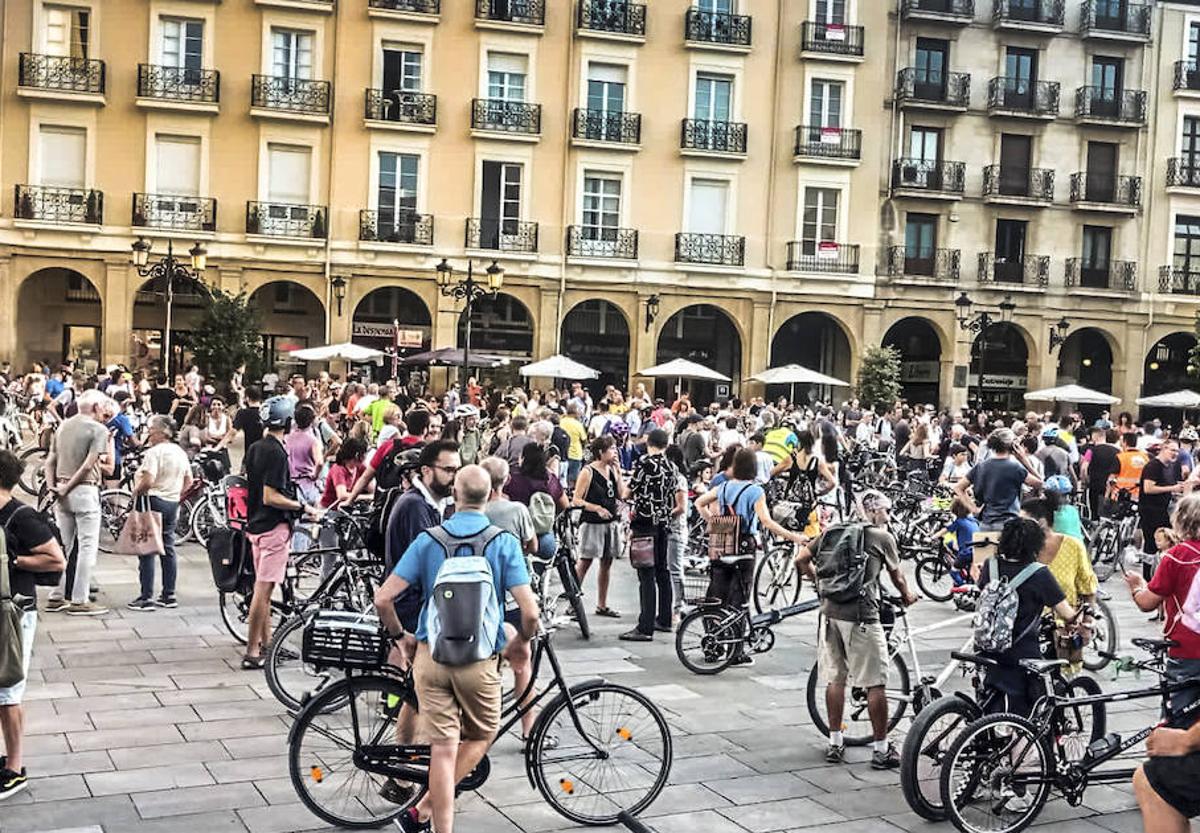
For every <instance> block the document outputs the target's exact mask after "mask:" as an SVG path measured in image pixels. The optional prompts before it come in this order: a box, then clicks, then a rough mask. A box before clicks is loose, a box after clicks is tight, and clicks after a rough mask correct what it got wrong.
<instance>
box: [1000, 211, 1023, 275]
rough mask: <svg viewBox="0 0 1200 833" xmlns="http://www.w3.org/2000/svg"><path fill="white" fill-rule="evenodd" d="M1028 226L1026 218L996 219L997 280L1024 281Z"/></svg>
mask: <svg viewBox="0 0 1200 833" xmlns="http://www.w3.org/2000/svg"><path fill="white" fill-rule="evenodd" d="M1027 227H1028V223H1026V222H1025V221H1024V220H997V221H996V263H995V267H996V272H995V278H996V281H997V282H1002V283H1024V278H1025V270H1024V263H1025V233H1026V229H1027Z"/></svg>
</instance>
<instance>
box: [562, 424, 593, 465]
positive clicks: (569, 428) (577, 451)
mask: <svg viewBox="0 0 1200 833" xmlns="http://www.w3.org/2000/svg"><path fill="white" fill-rule="evenodd" d="M558 427H559V428H561V429H562V430H563V431H565V432H566V435H567V437H569V438H570V440H571V444H570V445H568V446H567V459H568V460H582V459H583V444H584V443H585V442H587V439H588V433H587V429H586V428H584V427H583V423H582V422H580V421H579V420H577V419H575V417H572V416H565V417H563V418H562V419H560V420H559V421H558Z"/></svg>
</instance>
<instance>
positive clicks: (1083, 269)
mask: <svg viewBox="0 0 1200 833" xmlns="http://www.w3.org/2000/svg"><path fill="white" fill-rule="evenodd" d="M1111 255H1112V229H1111V228H1108V227H1107V226H1084V227H1083V256H1082V257H1081V258H1080V262H1079V265H1080V269H1079V283H1080V285H1081V286H1087V287H1093V288H1097V289H1107V288H1108V286H1109V278H1108V273H1109V258H1110V257H1111Z"/></svg>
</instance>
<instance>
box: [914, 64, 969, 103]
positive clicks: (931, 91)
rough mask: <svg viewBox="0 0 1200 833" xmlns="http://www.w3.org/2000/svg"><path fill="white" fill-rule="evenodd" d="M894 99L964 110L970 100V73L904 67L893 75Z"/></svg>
mask: <svg viewBox="0 0 1200 833" xmlns="http://www.w3.org/2000/svg"><path fill="white" fill-rule="evenodd" d="M896 98H898V99H899V100H900V103H901V104H910V103H911V104H926V105H928V104H935V105H939V106H943V107H954V108H958V109H962V110H965V109H967V105H968V104H969V103H970V101H971V74H970V73H968V72H936V71H926V70H919V69H917V68H916V67H907V68H906V69H902V70H900V74H899V75H898V76H897V77H896Z"/></svg>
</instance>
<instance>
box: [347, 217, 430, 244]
mask: <svg viewBox="0 0 1200 833" xmlns="http://www.w3.org/2000/svg"><path fill="white" fill-rule="evenodd" d="M358 239H359V240H364V241H371V242H378V243H412V244H414V245H417V246H432V245H433V215H432V214H418V213H416V212H415V211H403V210H402V211H360V212H358Z"/></svg>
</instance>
